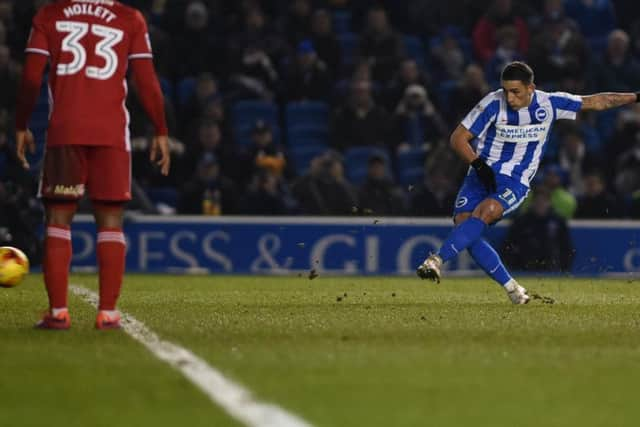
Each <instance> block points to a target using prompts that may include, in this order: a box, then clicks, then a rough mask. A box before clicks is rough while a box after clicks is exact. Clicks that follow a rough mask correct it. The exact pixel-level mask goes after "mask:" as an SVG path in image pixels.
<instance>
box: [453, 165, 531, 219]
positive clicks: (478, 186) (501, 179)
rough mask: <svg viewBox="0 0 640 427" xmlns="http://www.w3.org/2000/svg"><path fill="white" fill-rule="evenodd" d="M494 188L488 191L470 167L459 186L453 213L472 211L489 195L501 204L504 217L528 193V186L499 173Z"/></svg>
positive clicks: (512, 210)
mask: <svg viewBox="0 0 640 427" xmlns="http://www.w3.org/2000/svg"><path fill="white" fill-rule="evenodd" d="M496 188H497V190H496V192H495V193H490V192H489V190H487V189H486V188H485V186H484V185H482V182H480V180H479V179H478V175H476V171H475V170H474V169H471V170H470V171H469V173H468V174H467V176H466V177H465V178H464V181H463V182H462V187H460V191H458V195H457V196H456V201H455V206H454V208H453V215H454V216H456V215H457V214H459V213H463V212H473V210H474V209H475V208H476V206H478V205H479V204H480V202H482V201H483V200H484V199H486V198H488V197H490V198H492V199H495V200H497V201H498V202H499V203H500V204H501V205H502V207H503V208H504V213H503V214H502V217H503V218H504V217H506V216H507V215H509V214H511V213H513V212H515V210H516V209H517V208H518V206H520V205H521V204H522V202H524V200H525V199H526V198H527V194H528V193H529V187H527V186H526V185H523V184H522V183H521V182H520V181H518V180H516V179H513V178H511V177H510V176H507V175H502V174H499V173H497V174H496Z"/></svg>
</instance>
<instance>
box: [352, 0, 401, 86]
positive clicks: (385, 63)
mask: <svg viewBox="0 0 640 427" xmlns="http://www.w3.org/2000/svg"><path fill="white" fill-rule="evenodd" d="M403 52H404V49H403V45H402V40H401V39H400V37H399V36H398V35H397V34H396V33H395V32H394V31H393V29H392V28H391V25H390V24H389V19H388V18H387V12H386V11H385V10H384V8H383V7H381V6H374V7H373V8H371V9H370V10H369V13H368V15H367V27H366V29H365V31H364V33H363V34H362V38H361V40H360V56H361V57H362V58H365V59H366V60H367V61H369V63H370V64H371V65H372V67H373V78H374V80H377V81H378V82H385V81H388V80H389V79H391V77H392V76H393V72H394V70H395V68H396V64H397V63H398V62H399V61H400V59H401V58H402V56H403Z"/></svg>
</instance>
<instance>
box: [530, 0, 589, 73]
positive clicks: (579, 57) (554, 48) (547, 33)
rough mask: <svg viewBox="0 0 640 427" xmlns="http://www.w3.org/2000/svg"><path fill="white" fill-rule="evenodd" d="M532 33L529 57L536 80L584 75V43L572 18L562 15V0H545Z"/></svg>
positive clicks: (586, 66) (585, 48) (586, 60)
mask: <svg viewBox="0 0 640 427" xmlns="http://www.w3.org/2000/svg"><path fill="white" fill-rule="evenodd" d="M535 34H536V36H535V37H534V38H533V40H532V41H531V49H530V50H529V61H530V63H531V65H532V66H533V67H534V69H535V70H536V79H537V80H538V81H539V82H541V83H547V84H553V83H556V84H557V83H558V82H560V81H562V80H563V79H565V78H568V77H571V78H580V79H581V80H584V79H585V72H586V70H587V69H588V61H589V54H588V51H587V45H586V42H585V41H584V38H583V37H582V35H581V34H580V31H579V29H578V28H577V26H576V24H575V22H573V21H572V20H571V19H569V18H567V17H566V16H565V15H564V11H563V8H562V1H559V0H547V1H545V14H544V18H543V20H542V22H541V24H540V26H539V29H538V31H536V33H535Z"/></svg>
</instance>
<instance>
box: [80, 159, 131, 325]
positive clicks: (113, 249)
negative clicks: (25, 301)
mask: <svg viewBox="0 0 640 427" xmlns="http://www.w3.org/2000/svg"><path fill="white" fill-rule="evenodd" d="M89 165H90V169H89V179H88V187H89V188H88V190H89V196H90V197H91V199H92V202H93V211H94V217H95V220H96V226H97V229H98V236H97V258H98V274H99V287H100V302H99V306H98V315H97V317H96V328H98V329H115V328H119V327H120V315H119V313H118V311H117V310H116V304H117V302H118V297H119V296H120V290H121V288H122V282H123V279H124V271H125V254H126V241H125V237H124V233H123V231H122V222H123V216H124V204H125V203H126V201H128V200H129V199H130V198H131V178H130V176H131V174H130V170H131V157H130V154H129V152H127V151H124V150H118V149H114V148H111V147H92V148H91V150H90V155H89Z"/></svg>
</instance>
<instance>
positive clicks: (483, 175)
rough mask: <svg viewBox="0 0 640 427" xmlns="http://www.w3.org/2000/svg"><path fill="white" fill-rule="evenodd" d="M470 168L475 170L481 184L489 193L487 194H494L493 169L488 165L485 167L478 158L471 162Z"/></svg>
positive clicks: (494, 177)
mask: <svg viewBox="0 0 640 427" xmlns="http://www.w3.org/2000/svg"><path fill="white" fill-rule="evenodd" d="M471 166H472V167H473V168H474V169H475V170H476V174H477V175H478V178H479V179H480V182H482V185H484V186H485V188H486V189H487V190H488V191H489V193H495V192H496V176H495V174H494V173H493V169H491V167H490V166H489V165H487V164H486V163H485V162H484V160H482V159H481V158H480V157H477V158H476V159H475V160H474V161H473V162H471Z"/></svg>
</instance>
